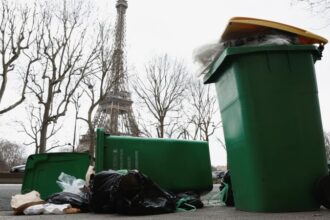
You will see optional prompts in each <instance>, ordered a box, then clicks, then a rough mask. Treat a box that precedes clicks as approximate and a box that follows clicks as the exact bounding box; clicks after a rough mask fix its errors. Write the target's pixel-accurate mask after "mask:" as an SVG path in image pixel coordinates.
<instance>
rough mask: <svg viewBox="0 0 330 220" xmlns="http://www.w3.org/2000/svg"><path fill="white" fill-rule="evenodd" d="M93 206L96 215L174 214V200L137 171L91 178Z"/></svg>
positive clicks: (112, 173)
mask: <svg viewBox="0 0 330 220" xmlns="http://www.w3.org/2000/svg"><path fill="white" fill-rule="evenodd" d="M90 186H91V200H90V207H91V210H92V211H93V212H96V213H119V214H127V215H147V214H160V213H170V212H174V211H175V197H174V196H173V195H171V194H170V193H168V192H166V191H165V190H163V189H161V188H160V187H159V186H158V185H157V184H156V183H154V182H153V181H152V180H151V179H150V178H148V177H147V176H145V175H143V174H142V173H141V172H139V171H137V170H131V171H128V172H127V174H125V175H122V174H119V173H118V172H116V171H112V170H110V171H102V172H100V173H97V174H96V175H95V176H92V177H91V182H90Z"/></svg>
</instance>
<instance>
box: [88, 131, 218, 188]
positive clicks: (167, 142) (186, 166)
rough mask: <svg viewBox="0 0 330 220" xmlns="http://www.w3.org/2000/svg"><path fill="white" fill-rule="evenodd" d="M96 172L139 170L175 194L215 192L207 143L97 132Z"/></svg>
mask: <svg viewBox="0 0 330 220" xmlns="http://www.w3.org/2000/svg"><path fill="white" fill-rule="evenodd" d="M96 142H97V143H96V158H95V170H96V172H99V171H102V170H108V169H113V170H120V169H138V170H140V171H141V172H142V173H144V174H146V175H147V176H148V177H150V178H151V179H152V180H153V181H154V182H156V183H157V184H158V185H160V186H161V187H162V188H163V189H165V190H169V191H172V192H183V191H195V192H199V193H203V192H207V191H210V190H212V187H213V183H212V172H211V163H210V154H209V146H208V143H207V142H205V141H187V140H176V139H163V138H142V137H127V136H113V135H109V134H105V133H104V130H103V129H97V141H96Z"/></svg>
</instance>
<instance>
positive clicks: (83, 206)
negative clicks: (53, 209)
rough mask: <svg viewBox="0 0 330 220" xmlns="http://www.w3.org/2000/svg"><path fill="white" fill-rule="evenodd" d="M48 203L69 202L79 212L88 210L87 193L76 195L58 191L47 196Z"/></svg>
mask: <svg viewBox="0 0 330 220" xmlns="http://www.w3.org/2000/svg"><path fill="white" fill-rule="evenodd" d="M47 202H48V203H52V204H70V205H71V206H72V207H73V208H78V209H79V210H81V212H88V211H89V193H87V192H86V193H85V194H84V195H77V194H74V193H70V192H59V193H54V194H53V195H51V196H49V197H48V198H47Z"/></svg>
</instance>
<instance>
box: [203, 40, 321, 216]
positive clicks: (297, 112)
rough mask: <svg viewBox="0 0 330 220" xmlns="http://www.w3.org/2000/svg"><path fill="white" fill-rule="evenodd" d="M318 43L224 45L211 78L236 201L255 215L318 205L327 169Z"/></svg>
mask: <svg viewBox="0 0 330 220" xmlns="http://www.w3.org/2000/svg"><path fill="white" fill-rule="evenodd" d="M318 56H319V53H318V50H317V49H316V48H315V47H314V46H260V47H249V46H244V47H233V48H228V49H226V50H225V51H224V52H223V54H222V55H221V56H220V57H219V58H218V60H217V61H215V62H214V64H213V70H212V71H211V72H210V73H209V74H208V75H206V76H205V78H204V81H205V83H211V82H212V83H215V86H216V91H217V95H218V101H219V105H220V110H221V117H222V122H223V129H224V136H225V141H226V146H227V154H228V165H229V168H230V170H231V176H232V184H233V190H234V199H235V206H236V208H237V209H240V210H245V211H257V212H286V211H308V210H315V209H318V208H319V207H320V205H319V203H318V202H317V201H316V199H315V198H314V194H313V187H314V184H315V183H316V181H317V180H318V179H319V178H320V177H322V176H324V175H326V174H327V165H326V157H325V147H324V139H323V131H322V123H321V117H320V109H319V102H318V94H317V93H318V92H317V85H316V79H315V71H314V60H315V59H316V58H318Z"/></svg>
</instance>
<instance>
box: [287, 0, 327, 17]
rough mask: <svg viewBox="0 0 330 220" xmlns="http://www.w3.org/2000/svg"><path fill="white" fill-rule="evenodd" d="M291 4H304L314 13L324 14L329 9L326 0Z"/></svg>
mask: <svg viewBox="0 0 330 220" xmlns="http://www.w3.org/2000/svg"><path fill="white" fill-rule="evenodd" d="M291 3H292V4H305V5H306V6H307V7H308V9H309V10H310V11H312V12H314V13H321V14H326V13H328V12H329V9H330V1H328V0H291Z"/></svg>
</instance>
